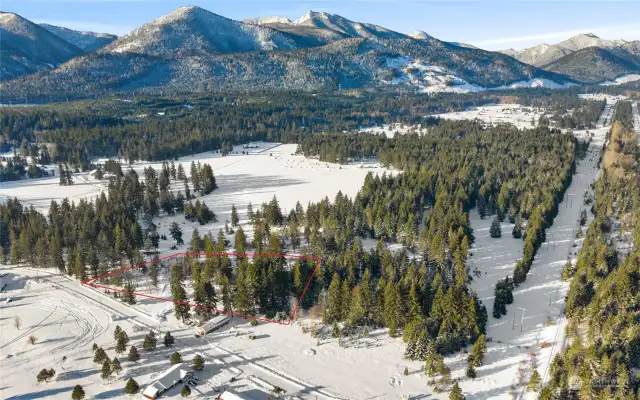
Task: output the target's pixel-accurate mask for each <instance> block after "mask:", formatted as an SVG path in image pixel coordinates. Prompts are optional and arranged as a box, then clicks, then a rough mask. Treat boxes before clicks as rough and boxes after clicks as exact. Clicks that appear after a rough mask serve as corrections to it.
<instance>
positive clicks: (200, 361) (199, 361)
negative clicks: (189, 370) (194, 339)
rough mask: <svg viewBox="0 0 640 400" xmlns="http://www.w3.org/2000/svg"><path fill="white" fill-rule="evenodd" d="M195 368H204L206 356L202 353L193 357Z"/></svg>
mask: <svg viewBox="0 0 640 400" xmlns="http://www.w3.org/2000/svg"><path fill="white" fill-rule="evenodd" d="M193 369H194V370H195V371H202V370H203V369H204V358H202V356H201V355H200V354H198V355H196V356H195V357H194V358H193Z"/></svg>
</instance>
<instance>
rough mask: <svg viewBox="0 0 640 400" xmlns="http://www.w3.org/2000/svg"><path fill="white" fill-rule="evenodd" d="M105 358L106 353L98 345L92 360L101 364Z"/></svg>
mask: <svg viewBox="0 0 640 400" xmlns="http://www.w3.org/2000/svg"><path fill="white" fill-rule="evenodd" d="M106 359H107V353H105V351H104V350H103V349H102V347H99V348H98V349H97V350H96V351H95V353H94V356H93V362H94V363H97V364H102V363H104V362H105V360H106Z"/></svg>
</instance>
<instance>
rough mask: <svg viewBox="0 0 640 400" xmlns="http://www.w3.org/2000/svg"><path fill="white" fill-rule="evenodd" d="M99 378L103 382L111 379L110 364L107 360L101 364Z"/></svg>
mask: <svg viewBox="0 0 640 400" xmlns="http://www.w3.org/2000/svg"><path fill="white" fill-rule="evenodd" d="M100 377H101V378H102V379H103V380H105V381H106V380H108V379H110V378H111V362H110V361H109V360H108V359H107V360H105V362H104V363H103V364H102V370H100Z"/></svg>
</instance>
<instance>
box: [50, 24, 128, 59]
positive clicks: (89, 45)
mask: <svg viewBox="0 0 640 400" xmlns="http://www.w3.org/2000/svg"><path fill="white" fill-rule="evenodd" d="M40 26H41V27H43V28H44V29H46V30H48V31H49V32H51V33H53V34H54V35H56V36H58V37H60V38H62V39H64V40H66V41H67V42H69V43H71V44H72V45H74V46H76V47H78V48H80V49H82V50H84V51H85V52H87V53H92V52H94V51H97V50H99V49H101V48H103V47H104V46H106V45H108V44H109V43H111V42H113V41H114V40H116V39H117V38H118V37H117V36H116V35H112V34H109V33H97V32H86V31H76V30H73V29H67V28H63V27H61V26H55V25H49V24H40Z"/></svg>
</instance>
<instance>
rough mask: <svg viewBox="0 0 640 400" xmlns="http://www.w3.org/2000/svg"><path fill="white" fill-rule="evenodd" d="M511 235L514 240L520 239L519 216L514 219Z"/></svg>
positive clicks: (520, 219) (520, 221) (520, 225)
mask: <svg viewBox="0 0 640 400" xmlns="http://www.w3.org/2000/svg"><path fill="white" fill-rule="evenodd" d="M511 235H512V236H513V237H514V238H516V239H520V238H521V237H522V218H520V216H519V215H518V216H517V217H516V222H515V224H514V225H513V231H512V232H511Z"/></svg>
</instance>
